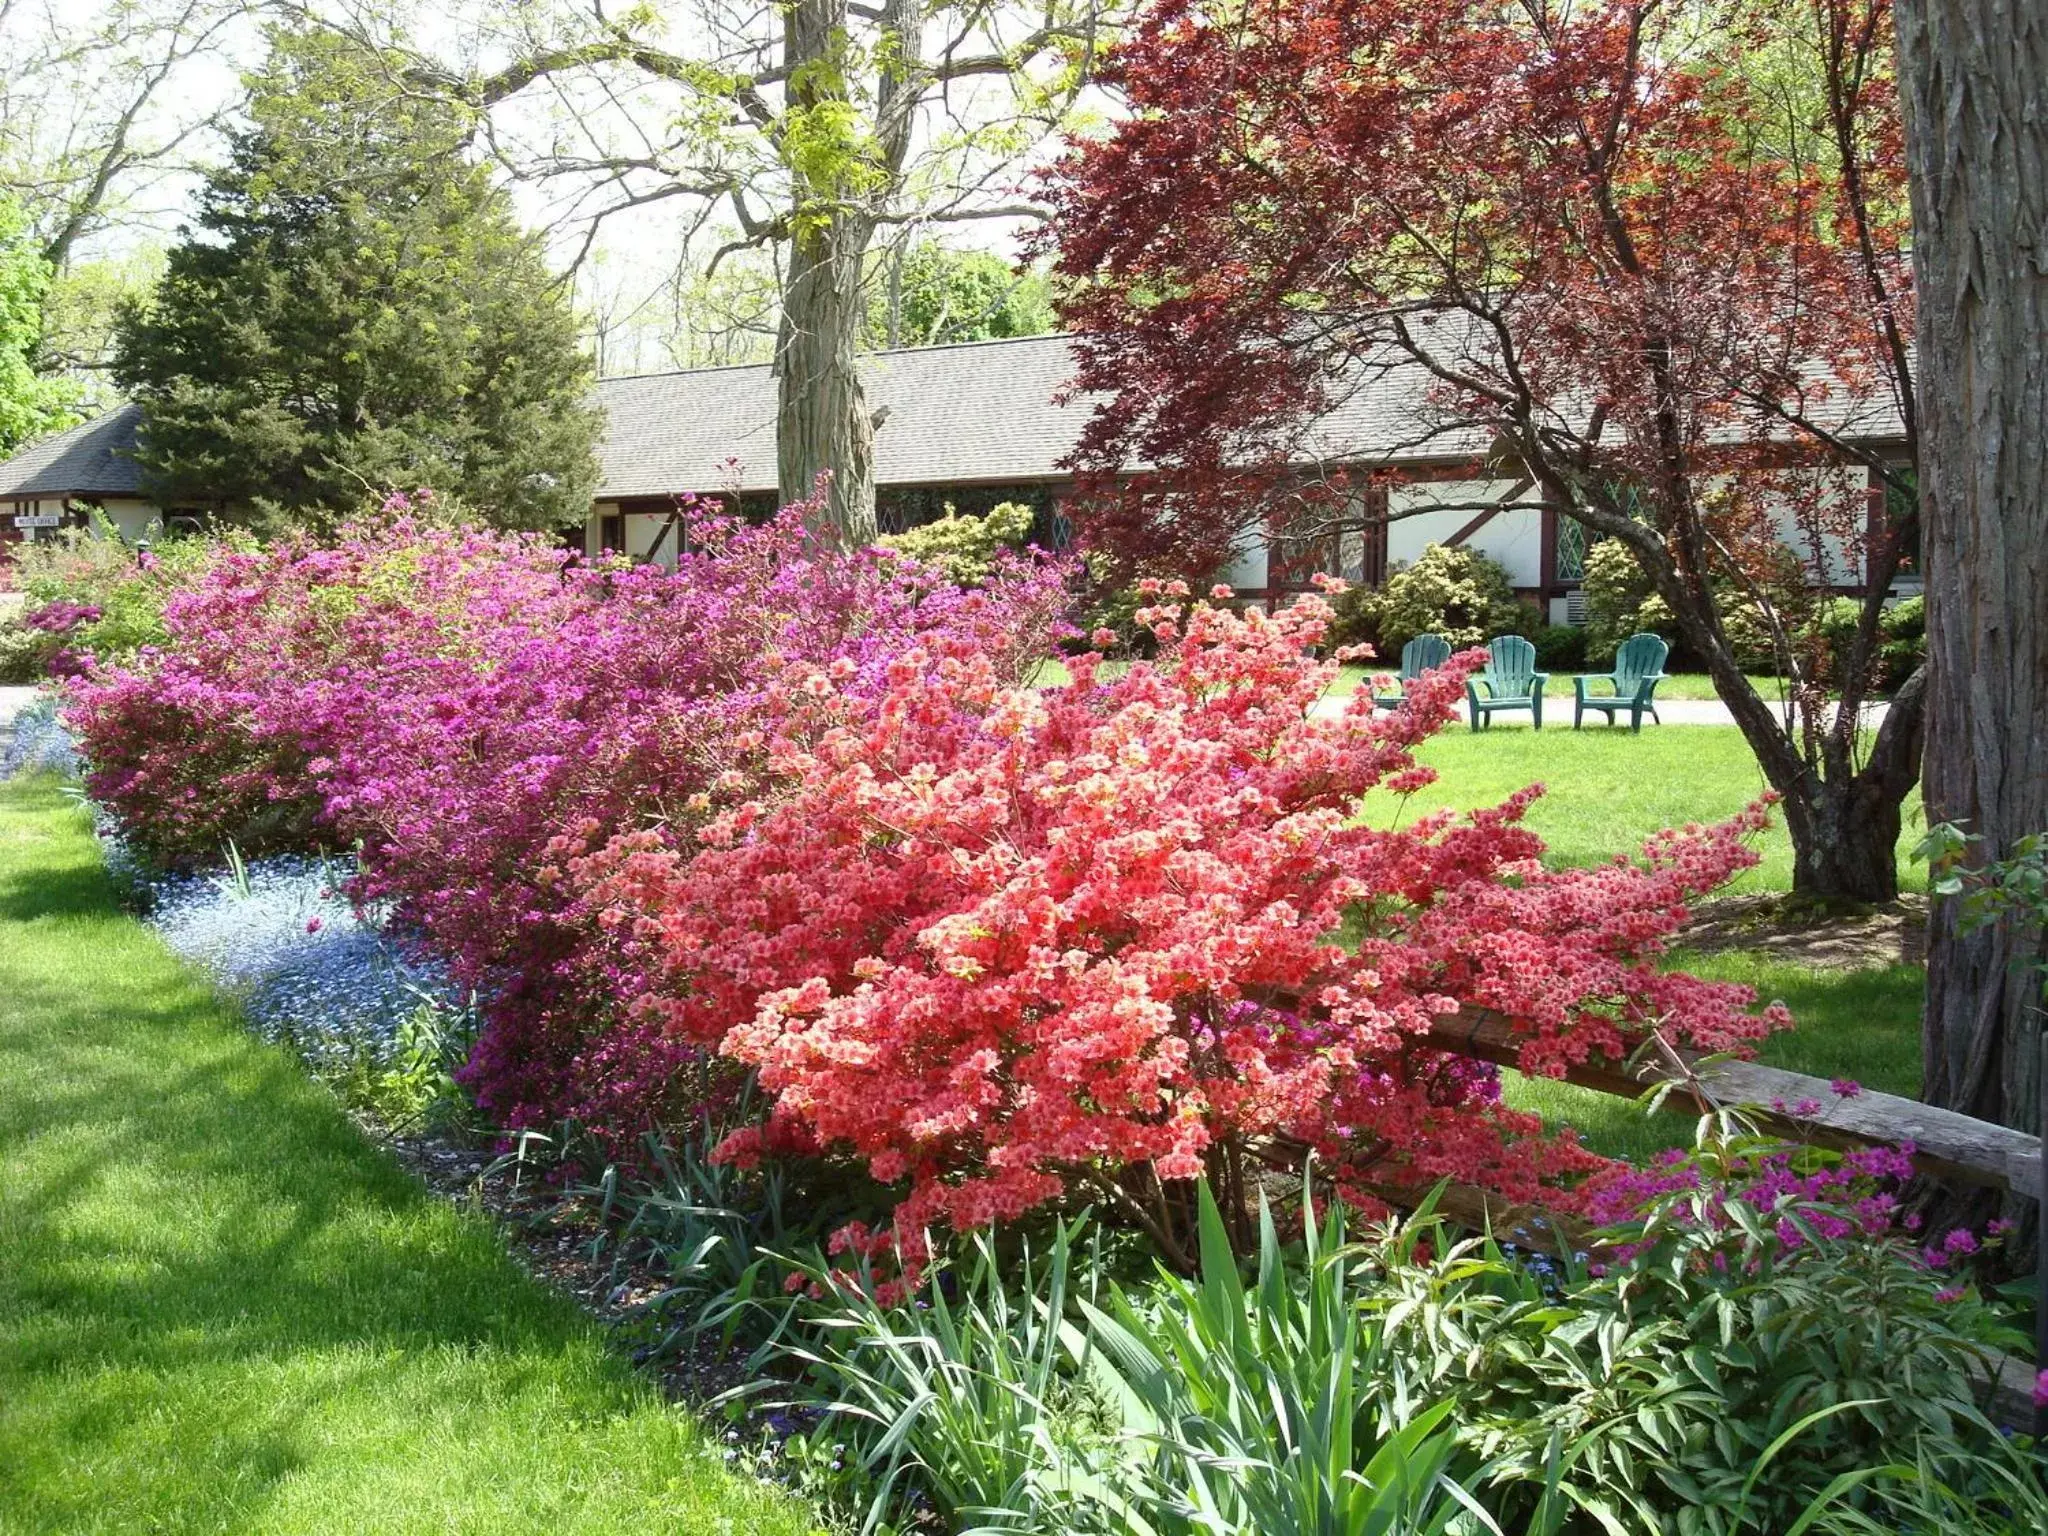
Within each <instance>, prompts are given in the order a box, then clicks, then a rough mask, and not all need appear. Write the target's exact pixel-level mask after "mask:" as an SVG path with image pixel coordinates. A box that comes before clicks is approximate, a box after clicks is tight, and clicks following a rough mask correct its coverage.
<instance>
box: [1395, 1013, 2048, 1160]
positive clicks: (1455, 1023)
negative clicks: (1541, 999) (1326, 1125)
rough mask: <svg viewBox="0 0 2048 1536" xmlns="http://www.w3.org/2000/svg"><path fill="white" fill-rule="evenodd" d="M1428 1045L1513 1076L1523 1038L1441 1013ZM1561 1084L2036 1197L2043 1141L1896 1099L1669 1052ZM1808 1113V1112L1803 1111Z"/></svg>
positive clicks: (1482, 1021) (1571, 1075) (1598, 1067)
mask: <svg viewBox="0 0 2048 1536" xmlns="http://www.w3.org/2000/svg"><path fill="white" fill-rule="evenodd" d="M1429 1042H1430V1044H1432V1045H1435V1046H1437V1047H1439V1048H1441V1049H1443V1050H1447V1051H1457V1052H1459V1053H1460V1054H1462V1055H1466V1056H1475V1057H1477V1058H1479V1059H1480V1060H1482V1061H1491V1062H1496V1063H1498V1064H1499V1065H1501V1066H1506V1067H1512V1066H1514V1065H1516V1064H1517V1062H1519V1060H1520V1059H1521V1045H1522V1041H1521V1038H1520V1037H1518V1036H1517V1035H1516V1033H1515V1030H1514V1027H1513V1025H1511V1024H1510V1023H1509V1022H1508V1020H1507V1018H1506V1017H1505V1016H1504V1015H1502V1014H1498V1013H1494V1012H1491V1011H1489V1010H1486V1009H1476V1008H1467V1009H1463V1010H1461V1011H1459V1012H1457V1013H1454V1014H1446V1015H1445V1016H1444V1017H1442V1018H1441V1019H1439V1020H1438V1021H1437V1024H1436V1027H1435V1028H1434V1029H1432V1030H1431V1031H1430V1034H1429ZM1565 1081H1566V1082H1568V1083H1576V1084H1577V1085H1578V1086H1579V1087H1581V1088H1591V1089H1593V1090H1595V1091H1596V1092H1600V1093H1612V1094H1619V1095H1621V1096H1623V1097H1625V1098H1636V1097H1639V1096H1640V1095H1641V1094H1643V1093H1644V1092H1645V1091H1646V1090H1648V1089H1651V1088H1654V1087H1656V1086H1658V1085H1659V1084H1670V1085H1671V1090H1672V1091H1671V1092H1670V1093H1669V1094H1667V1095H1666V1096H1665V1099H1664V1101H1663V1107H1664V1108H1666V1109H1668V1110H1676V1111H1679V1112H1682V1113H1689V1114H1701V1113H1704V1112H1706V1111H1707V1110H1711V1109H1717V1108H1724V1107H1727V1108H1733V1107H1740V1108H1743V1109H1745V1110H1746V1111H1748V1113H1749V1117H1750V1118H1751V1119H1752V1120H1753V1121H1755V1122H1756V1124H1757V1125H1758V1127H1759V1128H1760V1129H1763V1130H1768V1131H1770V1132H1772V1133H1773V1134H1775V1135H1780V1136H1783V1137H1785V1139H1786V1140H1788V1141H1804V1142H1811V1143H1813V1144H1815V1145H1817V1146H1828V1147H1868V1146H1889V1145H1895V1144H1897V1143H1899V1142H1907V1141H1910V1142H1911V1143H1912V1144H1913V1149H1914V1153H1913V1160H1914V1162H1915V1164H1916V1165H1917V1166H1918V1167H1919V1168H1920V1169H1921V1170H1922V1171H1924V1172H1926V1173H1929V1174H1933V1175H1936V1176H1938V1177H1940V1178H1944V1179H1950V1180H1954V1181H1957V1182H1960V1183H1966V1184H1977V1185H1983V1186H1987V1187H1990V1188H1994V1189H2010V1190H2013V1191H2014V1192H2016V1193H2018V1194H2022V1195H2030V1196H2032V1197H2033V1198H2034V1199H2036V1200H2038V1199H2040V1198H2041V1138H2040V1137H2038V1136H2030V1135H2028V1134H2027V1133H2026V1132H2025V1131H2015V1130H2012V1129H2009V1128H2008V1127H2006V1126H2002V1125H1992V1124H1990V1123H1989V1122H1987V1121H1983V1120H1973V1119H1971V1118H1970V1117H1969V1116H1968V1115H1959V1114H1956V1113H1954V1112H1953V1111H1951V1110H1946V1109H1936V1108H1934V1107H1933V1106H1932V1105H1928V1104H1922V1103H1920V1102H1918V1101H1917V1100H1914V1099H1902V1098H1900V1097H1898V1096H1897V1095H1896V1094H1889V1093H1877V1092H1875V1091H1873V1090H1871V1089H1868V1088H1863V1089H1859V1090H1858V1091H1857V1092H1856V1093H1854V1094H1852V1095H1850V1096H1848V1097H1843V1096H1842V1095H1840V1094H1837V1093H1836V1092H1835V1091H1834V1088H1833V1085H1832V1084H1831V1083H1829V1082H1828V1080H1827V1079H1825V1078H1819V1077H1807V1076H1805V1075H1804V1074H1803V1073H1799V1072H1786V1071H1783V1070H1781V1069H1779V1068H1777V1067H1765V1066H1759V1065H1758V1064H1757V1063H1755V1062H1753V1061H1729V1060H1707V1061H1702V1060H1700V1059H1699V1058H1698V1057H1697V1056H1694V1055H1693V1054H1691V1053H1689V1052H1685V1051H1679V1050H1675V1049H1671V1048H1668V1047H1666V1048H1664V1049H1663V1050H1661V1051H1659V1050H1654V1049H1653V1050H1646V1051H1644V1052H1641V1053H1638V1055H1637V1057H1636V1059H1635V1060H1633V1061H1630V1062H1611V1061H1601V1060H1593V1061H1588V1062H1586V1063H1584V1064H1583V1065H1580V1066H1575V1067H1572V1068H1571V1069H1569V1070H1568V1071H1567V1072H1566V1073H1565ZM1808 1105H1811V1106H1812V1108H1811V1110H1810V1112H1804V1113H1802V1112H1801V1111H1802V1108H1804V1107H1805V1106H1808Z"/></svg>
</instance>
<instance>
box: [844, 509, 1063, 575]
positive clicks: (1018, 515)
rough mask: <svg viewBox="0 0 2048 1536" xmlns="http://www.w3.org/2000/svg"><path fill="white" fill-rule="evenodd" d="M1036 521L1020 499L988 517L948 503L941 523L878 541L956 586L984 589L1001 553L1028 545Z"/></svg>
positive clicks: (928, 524)
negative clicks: (962, 512)
mask: <svg viewBox="0 0 2048 1536" xmlns="http://www.w3.org/2000/svg"><path fill="white" fill-rule="evenodd" d="M1032 517H1033V513H1032V511H1031V508H1029V507H1027V506H1025V505H1023V504H1022V503H1021V502H1015V501H1006V502H1002V503H1000V504H998V505H997V506H995V507H992V508H990V509H989V511H988V513H987V515H986V516H983V517H974V516H965V517H963V516H961V515H960V514H959V513H957V512H955V511H954V510H953V508H952V506H951V505H950V504H949V505H948V506H947V508H946V515H945V516H944V517H942V518H939V519H938V520H937V521H935V522H930V523H926V524H924V525H923V526H921V527H917V528H910V529H906V530H905V531H904V532H902V533H887V534H884V535H882V537H881V538H879V539H877V540H876V541H875V542H876V543H877V544H878V545H880V546H881V547H882V548H883V549H889V550H894V551H896V552H897V553H898V554H901V555H905V556H908V557H909V558H910V559H911V560H914V561H916V562H917V563H918V564H919V565H922V566H924V567H926V568H927V569H929V570H932V571H936V572H937V573H938V574H939V575H941V576H943V577H944V578H945V579H946V580H947V581H949V582H951V583H952V584H953V585H954V586H957V587H984V586H987V585H988V583H989V580H990V578H991V575H992V574H993V571H994V568H995V560H996V556H997V554H998V552H1000V551H1002V550H1010V551H1012V552H1014V551H1018V550H1021V549H1022V548H1023V547H1024V541H1025V540H1026V539H1027V538H1029V537H1030V534H1031V522H1032Z"/></svg>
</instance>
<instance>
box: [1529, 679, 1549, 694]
mask: <svg viewBox="0 0 2048 1536" xmlns="http://www.w3.org/2000/svg"><path fill="white" fill-rule="evenodd" d="M1549 681H1550V674H1549V673H1548V672H1532V673H1530V674H1529V697H1530V698H1532V699H1540V698H1542V697H1543V685H1544V684H1545V683H1548V682H1549Z"/></svg>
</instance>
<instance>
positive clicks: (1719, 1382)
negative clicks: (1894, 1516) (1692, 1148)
mask: <svg viewBox="0 0 2048 1536" xmlns="http://www.w3.org/2000/svg"><path fill="white" fill-rule="evenodd" d="M1755 1150H1757V1149H1756V1148H1755V1147H1754V1146H1751V1145H1749V1144H1747V1143H1743V1142H1732V1143H1728V1144H1726V1145H1725V1146H1713V1145H1710V1146H1708V1147H1707V1148H1705V1149H1703V1150H1702V1152H1700V1153H1699V1154H1697V1155H1696V1161H1695V1165H1696V1166H1697V1167H1699V1169H1700V1171H1701V1173H1702V1175H1703V1185H1704V1188H1703V1189H1701V1190H1684V1191H1679V1192H1675V1193H1673V1194H1670V1195H1666V1196H1664V1197H1661V1198H1660V1199H1658V1200H1657V1201H1655V1202H1653V1204H1652V1207H1651V1208H1650V1210H1649V1211H1648V1213H1647V1215H1646V1216H1645V1218H1644V1219H1643V1221H1642V1222H1641V1223H1640V1224H1639V1225H1637V1226H1633V1227H1631V1228H1629V1229H1626V1232H1625V1233H1624V1234H1622V1235H1625V1236H1627V1237H1628V1238H1630V1239H1631V1242H1632V1246H1634V1247H1635V1248H1636V1250H1637V1251H1635V1252H1634V1253H1633V1254H1632V1255H1630V1256H1629V1257H1627V1258H1626V1259H1625V1260H1624V1261H1621V1262H1613V1263H1610V1264H1609V1265H1608V1266H1607V1267H1606V1268H1605V1270H1604V1271H1603V1272H1601V1273H1598V1274H1594V1273H1590V1272H1587V1271H1585V1270H1583V1269H1580V1268H1578V1267H1577V1266H1574V1265H1569V1264H1567V1265H1565V1266H1563V1267H1562V1268H1561V1269H1559V1270H1558V1271H1557V1272H1556V1276H1555V1278H1554V1279H1553V1278H1548V1277H1546V1276H1545V1275H1544V1274H1543V1273H1542V1272H1541V1271H1540V1270H1532V1268H1531V1267H1530V1266H1528V1265H1527V1264H1525V1263H1523V1262H1521V1261H1518V1260H1515V1259H1511V1258H1510V1257H1509V1256H1507V1255H1506V1254H1504V1253H1503V1252H1502V1251H1501V1250H1500V1249H1498V1248H1497V1247H1495V1246H1494V1245H1493V1244H1491V1243H1489V1242H1466V1243H1463V1244H1457V1245H1452V1244H1451V1243H1450V1241H1449V1236H1450V1235H1449V1234H1447V1233H1444V1232H1436V1233H1434V1234H1425V1235H1427V1236H1428V1238H1429V1240H1430V1241H1431V1242H1432V1244H1433V1245H1434V1246H1436V1248H1437V1250H1438V1252H1439V1254H1440V1255H1441V1256H1442V1257H1441V1261H1440V1262H1438V1263H1434V1264H1430V1265H1420V1264H1414V1263H1409V1262H1405V1261H1403V1258H1402V1255H1401V1252H1400V1246H1399V1245H1400V1244H1401V1243H1403V1242H1407V1241H1410V1240H1411V1237H1397V1238H1396V1239H1395V1246H1394V1248H1393V1249H1392V1251H1391V1252H1389V1253H1388V1255H1387V1257H1386V1258H1384V1259H1383V1260H1382V1261H1381V1264H1380V1268H1381V1271H1382V1273H1383V1275H1384V1280H1383V1283H1382V1286H1381V1288H1380V1289H1379V1291H1378V1292H1377V1294H1376V1295H1375V1297H1374V1298H1373V1300H1372V1301H1371V1303H1370V1304H1369V1305H1370V1308H1371V1310H1372V1311H1373V1313H1374V1315H1376V1316H1378V1317H1380V1318H1383V1319H1384V1320H1385V1326H1386V1327H1387V1329H1388V1330H1389V1332H1390V1334H1391V1337H1390V1338H1389V1340H1388V1349H1389V1351H1390V1353H1392V1354H1394V1355H1395V1356H1397V1357H1398V1358H1400V1359H1401V1360H1403V1361H1404V1362H1405V1363H1406V1368H1407V1370H1408V1372H1409V1375H1408V1380H1407V1382H1406V1386H1407V1389H1408V1390H1410V1391H1413V1392H1415V1393H1417V1394H1419V1395H1420V1396H1422V1397H1423V1398H1424V1399H1425V1400H1433V1399H1436V1398H1439V1397H1442V1396H1446V1395H1448V1396H1452V1397H1455V1398H1456V1400H1457V1401H1458V1402H1459V1403H1460V1405H1461V1412H1460V1415H1459V1418H1458V1425H1459V1435H1460V1438H1461V1440H1463V1441H1464V1442H1465V1443H1466V1445H1467V1446H1468V1447H1469V1448H1470V1450H1471V1451H1472V1452H1473V1453H1475V1454H1476V1455H1478V1456H1480V1457H1481V1458H1482V1459H1483V1460H1484V1462H1485V1465H1486V1468H1487V1474H1486V1477H1487V1481H1488V1483H1489V1484H1490V1491H1489V1493H1488V1495H1487V1502H1488V1503H1489V1505H1490V1506H1491V1507H1492V1508H1493V1509H1494V1511H1495V1514H1496V1517H1497V1518H1501V1519H1502V1521H1503V1524H1504V1525H1506V1526H1507V1527H1508V1528H1509V1529H1515V1528H1516V1527H1515V1526H1514V1524H1513V1523H1512V1521H1511V1520H1509V1519H1507V1518H1506V1517H1507V1516H1508V1515H1509V1514H1511V1513H1513V1512H1514V1511H1516V1510H1517V1509H1518V1508H1528V1509H1534V1508H1537V1507H1539V1506H1540V1505H1541V1503H1542V1502H1543V1501H1544V1500H1545V1499H1547V1498H1550V1497H1552V1496H1553V1488H1554V1486H1559V1485H1561V1487H1562V1490H1563V1493H1564V1495H1565V1497H1566V1498H1567V1499H1568V1500H1569V1501H1570V1503H1571V1504H1572V1505H1574V1506H1575V1507H1576V1508H1577V1509H1579V1510H1581V1511H1584V1512H1586V1513H1588V1514H1593V1515H1595V1516H1596V1517H1597V1516H1598V1515H1600V1514H1601V1513H1603V1512H1604V1513H1605V1514H1606V1515H1608V1516H1611V1517H1619V1518H1620V1519H1621V1520H1622V1526H1621V1528H1622V1529H1626V1530H1629V1531H1647V1532H1661V1533H1670V1536H1692V1533H1701V1536H1710V1533H1711V1536H1718V1533H1734V1532H1756V1533H1758V1536H1766V1533H1768V1536H1775V1533H1780V1532H1785V1531H1788V1530H1790V1529H1793V1528H1794V1527H1795V1526H1796V1525H1797V1523H1798V1522H1799V1521H1800V1519H1801V1518H1802V1517H1803V1516H1804V1515H1805V1514H1806V1512H1807V1511H1808V1509H1809V1508H1810V1507H1812V1506H1813V1505H1814V1503H1815V1501H1816V1500H1817V1499H1820V1498H1822V1497H1823V1496H1824V1495H1825V1494H1826V1493H1827V1491H1828V1490H1829V1488H1830V1485H1831V1484H1833V1483H1834V1481H1835V1479H1836V1478H1837V1477H1839V1476H1842V1475H1845V1474H1855V1473H1858V1472H1864V1471H1867V1470H1868V1469H1871V1468H1876V1467H1880V1466H1883V1465H1885V1464H1886V1463H1887V1462H1889V1461H1890V1460H1891V1459H1892V1456H1893V1454H1894V1452H1895V1449H1896V1448H1897V1447H1902V1446H1908V1445H1912V1444H1914V1443H1915V1442H1916V1440H1919V1439H1920V1438H1921V1437H1923V1436H1931V1437H1934V1438H1935V1440H1937V1441H1938V1440H1939V1439H1941V1438H1942V1437H1949V1436H1954V1435H1956V1434H1957V1433H1959V1431H1960V1429H1961V1427H1962V1426H1963V1425H1965V1424H1967V1423H1968V1422H1970V1421H1971V1420H1973V1419H1975V1418H1976V1410H1975V1409H1974V1407H1973V1406H1972V1403H1973V1384H1972V1378H1971V1370H1972V1367H1973V1366H1980V1365H1981V1364H1982V1363H1983V1362H1985V1361H1988V1360H1991V1359H1993V1358H1995V1356H1996V1355H1997V1354H1998V1353H1999V1352H2000V1351H2001V1350H2003V1349H2004V1348H2007V1347H2009V1346H2010V1345H2011V1344H2013V1343H2015V1342H2017V1341H2016V1340H2015V1339H2014V1338H2013V1337H2012V1335H2011V1334H2010V1333H2009V1331H2008V1330H2006V1329H2005V1328H2004V1327H2003V1326H2002V1325H2001V1324H2000V1323H1999V1321H1998V1319H1997V1318H1996V1316H1995V1314H1993V1312H1992V1311H1991V1310H1990V1309H1989V1308H1988V1307H1986V1306H1985V1305H1984V1304H1983V1303H1982V1302H1981V1301H1979V1300H1978V1299H1976V1298H1975V1296H1974V1294H1970V1295H1965V1296H1964V1297H1962V1298H1961V1299H1956V1300H1950V1299H1946V1298H1945V1297H1944V1296H1943V1295H1942V1294H1941V1288H1942V1286H1943V1284H1944V1277H1942V1276H1941V1275H1939V1274H1931V1273H1930V1272H1929V1271H1928V1270H1927V1269H1926V1268H1925V1267H1924V1266H1923V1265H1922V1264H1921V1262H1920V1261H1919V1259H1918V1257H1917V1255H1915V1254H1914V1253H1913V1252H1912V1251H1911V1250H1910V1249H1908V1248H1905V1247H1903V1246H1901V1245H1900V1244H1898V1243H1896V1242H1892V1241H1888V1240H1885V1239H1882V1238H1876V1237H1867V1236H1863V1235H1861V1234H1858V1235H1854V1236H1851V1237H1848V1238H1844V1239H1833V1238H1827V1237H1823V1236H1822V1235H1821V1233H1820V1230H1819V1228H1818V1227H1817V1225H1816V1221H1815V1218H1816V1216H1817V1215H1819V1214H1820V1213H1821V1211H1822V1208H1820V1207H1809V1206H1807V1205H1805V1204H1803V1203H1801V1202H1799V1201H1797V1200H1796V1199H1795V1200H1789V1201H1785V1202H1781V1203H1779V1204H1777V1205H1775V1206H1772V1207H1768V1208H1766V1207H1758V1206H1751V1205H1749V1204H1747V1203H1745V1201H1744V1200H1743V1199H1742V1198H1740V1197H1737V1196H1734V1195H1730V1194H1727V1193H1726V1188H1727V1186H1725V1185H1723V1184H1722V1183H1721V1182H1720V1178H1721V1175H1722V1174H1723V1173H1724V1172H1725V1171H1726V1169H1727V1167H1728V1159H1729V1158H1730V1157H1734V1156H1740V1155H1744V1154H1746V1153H1750V1152H1754V1151H1755ZM1788 1236H1789V1239H1790V1240H1789V1241H1788ZM1788 1444H1789V1445H1791V1449H1790V1450H1789V1451H1788V1450H1787V1449H1786V1447H1787V1445H1788ZM1517 1490H1520V1493H1519V1494H1518V1493H1517Z"/></svg>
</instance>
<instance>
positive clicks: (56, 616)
mask: <svg viewBox="0 0 2048 1536" xmlns="http://www.w3.org/2000/svg"><path fill="white" fill-rule="evenodd" d="M100 612H101V610H100V607H99V605H98V604H97V603H77V602H72V601H70V600H69V599H64V598H60V599H59V600H58V601H56V602H54V603H44V604H43V605H42V606H40V607H38V608H31V609H30V610H29V611H28V612H27V613H24V614H23V615H22V616H21V623H22V627H23V628H24V629H39V630H42V631H43V632H44V633H46V634H52V635H68V634H70V633H71V631H72V630H74V629H77V628H78V627H79V626H81V625H84V624H97V623H98V622H99V621H100Z"/></svg>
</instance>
